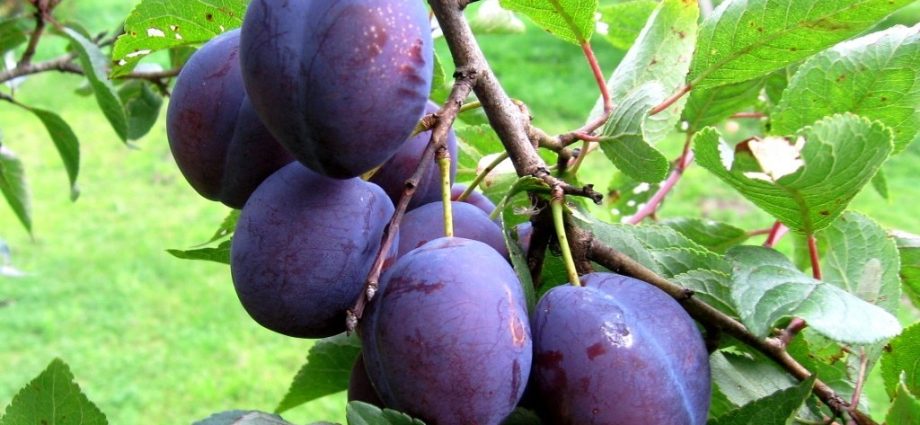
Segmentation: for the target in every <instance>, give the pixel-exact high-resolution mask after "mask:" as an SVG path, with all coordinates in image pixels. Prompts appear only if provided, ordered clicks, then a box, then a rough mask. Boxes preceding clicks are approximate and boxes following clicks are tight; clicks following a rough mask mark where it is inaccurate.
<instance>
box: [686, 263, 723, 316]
mask: <svg viewBox="0 0 920 425" xmlns="http://www.w3.org/2000/svg"><path fill="white" fill-rule="evenodd" d="M671 280H673V281H674V283H676V284H678V285H680V286H683V287H684V288H687V289H690V290H692V291H693V297H694V298H697V299H699V300H701V301H703V302H704V303H706V304H709V305H710V306H711V307H713V308H715V309H718V310H719V311H721V312H723V313H725V314H727V315H729V316H732V317H738V313H737V312H736V311H735V308H734V306H733V305H734V303H733V302H732V291H731V275H729V274H727V273H722V272H719V271H715V270H700V269H697V270H690V271H688V272H686V273H682V274H679V275H676V276H674V277H673V278H671Z"/></svg>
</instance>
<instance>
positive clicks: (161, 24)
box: [112, 0, 249, 76]
mask: <svg viewBox="0 0 920 425" xmlns="http://www.w3.org/2000/svg"><path fill="white" fill-rule="evenodd" d="M248 3H249V2H248V1H246V0H143V1H142V2H141V3H140V4H138V5H137V7H135V8H134V10H133V11H131V14H130V15H128V18H127V19H126V20H125V33H124V35H122V36H120V37H118V40H116V41H115V47H113V49H112V61H113V62H114V63H115V67H114V69H113V70H112V75H113V76H120V75H124V74H127V73H129V72H131V70H132V69H134V66H135V65H136V64H137V62H138V61H140V60H141V59H142V58H144V57H145V56H147V55H149V54H150V53H153V52H156V51H159V50H163V49H169V48H172V47H177V46H185V45H190V44H198V43H203V42H205V41H208V40H210V39H212V38H214V37H216V36H217V35H219V34H221V33H224V32H226V31H229V30H232V29H234V28H238V27H239V26H240V25H241V24H242V22H243V15H244V14H245V12H246V6H247V5H248Z"/></svg>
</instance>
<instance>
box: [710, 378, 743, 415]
mask: <svg viewBox="0 0 920 425" xmlns="http://www.w3.org/2000/svg"><path fill="white" fill-rule="evenodd" d="M737 408H738V406H735V405H734V404H732V402H731V401H729V400H728V397H726V396H725V394H722V391H721V390H719V387H718V386H716V385H713V386H712V396H711V397H710V399H709V419H710V420H712V419H715V418H718V417H719V416H722V415H724V414H726V413H728V412H731V411H732V410H735V409H737Z"/></svg>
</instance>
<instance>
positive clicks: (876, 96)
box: [772, 25, 920, 153]
mask: <svg viewBox="0 0 920 425" xmlns="http://www.w3.org/2000/svg"><path fill="white" fill-rule="evenodd" d="M918 64H920V25H917V26H914V27H912V28H907V27H903V26H896V27H893V28H889V29H887V30H885V31H881V32H877V33H873V34H869V35H867V36H865V37H862V38H859V39H856V40H853V41H848V42H844V43H840V44H838V45H836V46H834V47H833V48H831V49H828V50H827V51H824V52H822V53H820V54H818V55H817V56H815V57H814V58H811V59H810V60H808V61H807V62H805V64H803V65H802V66H801V67H800V68H799V70H798V72H796V74H795V75H794V76H793V77H792V80H791V81H790V82H789V87H788V88H787V89H786V91H785V93H784V94H783V98H782V100H781V101H780V103H779V105H778V106H777V109H776V112H774V113H773V114H772V119H773V128H772V131H773V132H774V133H777V134H792V133H794V132H795V131H796V130H798V129H799V128H802V127H804V126H806V125H809V124H811V123H813V122H815V121H817V120H819V119H821V117H824V116H828V115H833V114H835V113H840V112H852V113H854V114H857V115H860V116H863V117H866V118H868V119H870V120H878V121H880V122H882V123H883V124H885V125H887V126H888V127H890V128H891V130H892V131H893V132H894V152H895V153H899V152H902V151H903V150H904V148H906V147H907V145H908V144H910V143H911V142H913V141H915V140H917V139H920V66H918Z"/></svg>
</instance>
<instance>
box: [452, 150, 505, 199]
mask: <svg viewBox="0 0 920 425" xmlns="http://www.w3.org/2000/svg"><path fill="white" fill-rule="evenodd" d="M506 159H508V152H503V153H501V154H499V155H498V156H497V157H496V158H495V159H494V160H493V161H492V162H490V163H489V165H487V166H486V168H484V169H483V170H482V172H480V173H479V174H477V175H476V178H475V179H473V182H472V183H470V185H469V186H467V187H466V190H464V191H463V193H461V194H460V196H459V197H458V198H457V200H458V201H460V202H463V201H465V200H466V199H467V198H469V197H470V195H472V194H473V191H475V190H476V187H477V186H479V184H480V183H482V181H483V180H485V178H486V177H487V176H488V175H489V173H491V172H492V170H494V169H495V167H498V166H499V164H501V163H502V161H504V160H506Z"/></svg>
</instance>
